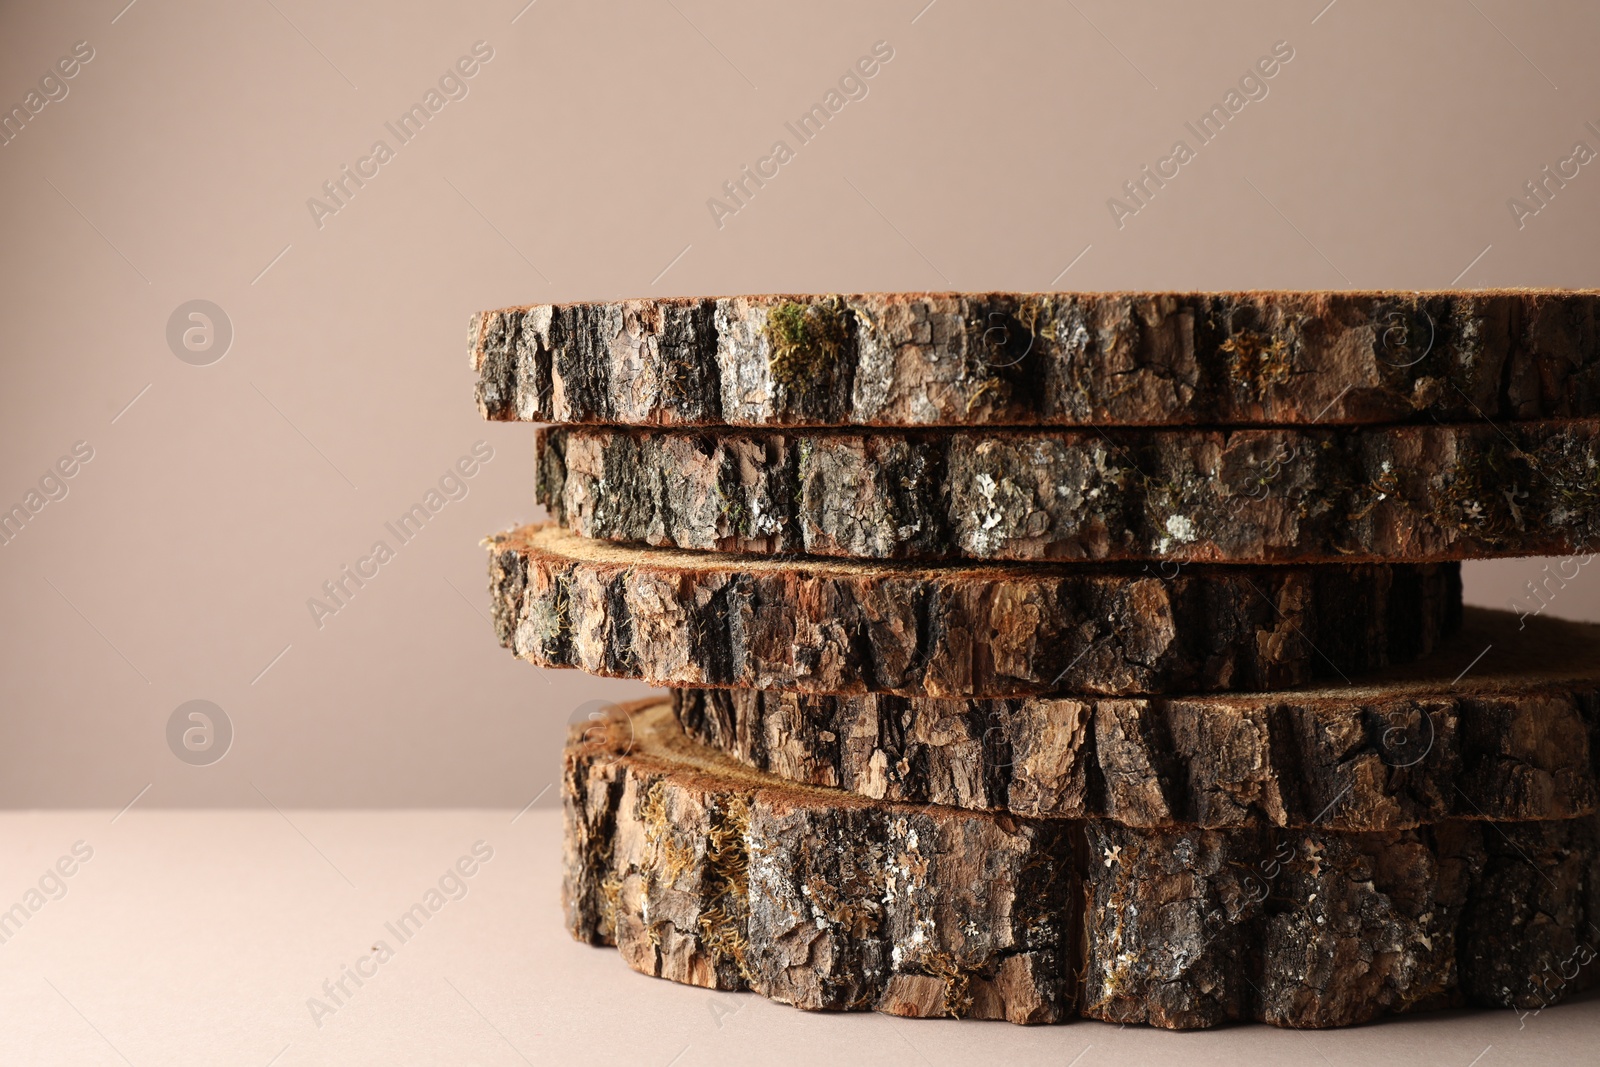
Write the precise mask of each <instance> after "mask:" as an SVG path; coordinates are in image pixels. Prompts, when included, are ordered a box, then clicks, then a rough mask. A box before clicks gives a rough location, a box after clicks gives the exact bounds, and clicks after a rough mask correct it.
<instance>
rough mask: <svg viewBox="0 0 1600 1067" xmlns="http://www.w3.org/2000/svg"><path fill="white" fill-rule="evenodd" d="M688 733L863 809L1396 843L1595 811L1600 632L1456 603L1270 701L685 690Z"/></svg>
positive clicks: (1268, 696) (683, 715) (681, 696)
mask: <svg viewBox="0 0 1600 1067" xmlns="http://www.w3.org/2000/svg"><path fill="white" fill-rule="evenodd" d="M673 704H674V711H675V712H676V714H677V716H678V719H679V721H680V723H681V724H682V725H683V728H684V730H685V732H686V733H688V734H689V736H690V737H691V738H692V739H693V740H696V741H699V742H701V743H703V744H705V745H707V746H709V747H711V748H714V749H717V750H718V751H721V752H724V753H726V754H727V755H730V756H733V757H734V758H735V759H737V760H739V761H740V762H741V763H745V764H748V765H750V766H752V767H754V768H756V769H758V770H763V771H770V772H771V773H773V774H775V775H777V776H778V777H780V778H784V779H787V780H789V781H793V782H801V783H805V784H808V785H824V786H838V787H840V788H843V789H846V790H849V791H851V792H854V793H860V794H862V795H864V796H869V797H873V798H874V799H890V800H908V801H916V802H932V803H938V804H950V805H954V806H956V807H962V808H974V809H981V810H995V811H1007V812H1010V813H1011V814H1015V815H1029V816H1034V815H1051V816H1072V817H1083V816H1095V815H1104V816H1107V817H1109V818H1112V819H1115V820H1116V821H1118V822H1121V823H1126V824H1129V825H1136V826H1170V825H1182V824H1187V825H1198V826H1205V827H1213V828H1221V827H1230V826H1245V825H1252V824H1263V825H1272V826H1301V827H1303V826H1316V827H1320V828H1322V829H1327V830H1398V829H1406V828H1409V827H1413V826H1418V825H1421V824H1424V823H1432V822H1438V821H1440V820H1443V819H1447V818H1452V817H1460V818H1482V819H1492V820H1498V821H1509V822H1516V821H1524V820H1530V819H1564V818H1574V817H1576V816H1579V815H1586V814H1589V813H1591V812H1594V811H1595V810H1596V805H1597V802H1600V789H1597V786H1596V776H1597V768H1596V757H1597V746H1595V745H1594V744H1592V743H1591V737H1592V735H1593V733H1594V731H1595V730H1597V729H1600V626H1595V625H1592V624H1589V623H1578V622H1567V621H1565V620H1561V619H1553V618H1523V617H1519V616H1518V615H1517V614H1516V613H1513V612H1504V611H1486V610H1484V609H1481V608H1469V609H1467V612H1466V623H1465V625H1464V626H1463V628H1462V631H1461V632H1460V633H1459V634H1457V635H1456V636H1455V637H1453V638H1451V639H1450V640H1449V641H1448V642H1447V643H1446V644H1445V645H1444V646H1443V647H1441V648H1440V649H1439V650H1438V651H1436V652H1434V653H1433V654H1432V655H1431V656H1429V657H1428V658H1427V659H1426V660H1424V661H1422V662H1420V663H1416V664H1411V665H1409V666H1405V667H1395V668H1390V669H1389V670H1386V671H1383V672H1380V673H1378V674H1369V675H1363V676H1360V677H1357V678H1356V679H1355V680H1354V681H1353V682H1337V683H1333V684H1326V683H1325V684H1323V685H1320V686H1317V687H1314V688H1306V689H1294V690H1287V691H1279V692H1267V693H1218V694H1200V695H1191V696H1159V697H1155V696H1152V697H1136V698H1132V697H1130V698H1110V697H1053V698H1052V697H1033V698H1028V699H1019V700H948V699H937V698H933V697H897V696H888V695H882V694H874V693H867V694H861V695H856V696H821V695H817V694H812V693H796V692H785V691H778V690H763V689H680V690H677V691H675V693H674V702H673Z"/></svg>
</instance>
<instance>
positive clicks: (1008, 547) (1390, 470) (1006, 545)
mask: <svg viewBox="0 0 1600 1067" xmlns="http://www.w3.org/2000/svg"><path fill="white" fill-rule="evenodd" d="M538 471H539V473H538V479H537V496H538V499H539V502H540V503H542V504H544V505H545V506H546V507H548V508H549V509H550V513H551V515H552V517H553V518H555V519H556V521H558V522H561V523H562V524H563V525H565V526H567V527H568V528H569V529H571V530H573V531H574V532H576V533H581V534H583V535H584V536H586V537H600V538H607V539H610V540H620V541H644V542H647V543H649V544H653V545H672V546H676V547H679V548H691V549H713V550H718V551H729V552H763V553H796V554H798V553H804V554H806V555H812V556H848V557H853V558H858V559H927V560H938V559H979V560H985V559H994V560H1002V559H1003V560H1030V559H1089V560H1102V559H1110V560H1124V559H1139V560H1157V559H1158V560H1173V561H1178V562H1186V563H1187V562H1196V563H1204V562H1213V563H1290V562H1306V563H1309V562H1325V561H1344V562H1359V561H1374V562H1401V561H1410V562H1421V561H1429V560H1443V559H1468V558H1478V557H1484V556H1505V555H1566V554H1569V553H1573V552H1581V551H1585V550H1590V549H1593V548H1596V547H1600V420H1597V419H1584V420H1572V421H1563V422H1523V423H1502V424H1497V425H1489V424H1485V423H1475V424H1470V423H1462V424H1454V425H1448V426H1445V425H1430V426H1385V427H1361V428H1345V429H1240V430H1126V429H1124V430H1083V431H1073V430H1065V431H1063V430H1057V431H1042V432H1041V431H1019V430H988V431H981V432H974V431H968V432H961V433H951V432H948V431H917V432H909V433H908V432H902V431H893V430H873V431H867V432H851V431H838V430H831V431H829V430H825V431H821V432H815V433H795V432H789V431H782V430H762V431H742V432H734V431H723V432H715V433H712V432H696V431H665V430H630V429H613V428H590V427H556V428H552V429H546V430H541V431H540V433H539V464H538Z"/></svg>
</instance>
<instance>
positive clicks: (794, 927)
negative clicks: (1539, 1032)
mask: <svg viewBox="0 0 1600 1067" xmlns="http://www.w3.org/2000/svg"><path fill="white" fill-rule="evenodd" d="M564 792H565V801H566V877H565V881H564V887H563V897H564V902H565V905H566V912H567V921H568V925H569V928H570V930H571V932H572V934H573V936H574V937H576V938H578V939H579V940H582V941H588V942H591V943H595V944H610V945H615V946H616V947H617V949H618V950H619V952H620V953H621V955H622V957H623V959H624V960H625V961H626V962H627V964H628V965H629V966H630V967H632V968H634V969H635V970H638V971H642V972H644V973H645V974H650V975H657V976H660V977H664V978H669V979H672V980H674V981H678V982H685V983H690V984H693V985H697V986H702V987H710V988H717V989H729V990H735V989H748V990H751V991H753V992H756V993H759V994H761V995H762V996H766V997H770V998H772V999H773V1000H777V1001H781V1002H784V1003H788V1004H794V1005H797V1006H799V1007H803V1008H811V1009H831V1010H864V1009H875V1010H878V1011H884V1012H890V1013H893V1014H897V1015H908V1016H924V1017H926V1016H960V1017H969V1018H979V1019H1009V1020H1011V1021H1013V1022H1020V1023H1044V1022H1062V1021H1066V1020H1068V1019H1071V1018H1073V1017H1076V1016H1087V1017H1091V1018H1097V1019H1105V1020H1110V1021H1115V1022H1136V1023H1149V1024H1152V1025H1155V1026H1163V1027H1203V1026H1214V1025H1218V1024H1221V1023H1225V1022H1229V1021H1232V1020H1240V1019H1254V1020H1260V1021H1264V1022H1269V1023H1274V1024H1276V1025H1280V1026H1292V1027H1326V1026H1344V1025H1349V1024H1352V1023H1359V1022H1364V1021H1366V1020H1369V1019H1372V1018H1374V1017H1377V1016H1380V1015H1383V1014H1386V1013H1390V1012H1400V1011H1414V1010H1419V1009H1426V1008H1438V1007H1446V1006H1452V1005H1461V1004H1469V1005H1479V1006H1486V1007H1487V1006H1495V1007H1501V1006H1508V1005H1509V1006H1515V1007H1519V1008H1522V1009H1533V1008H1536V1007H1541V1006H1543V1005H1545V1004H1548V1003H1552V1002H1554V1001H1555V1000H1558V999H1560V998H1561V997H1562V996H1564V995H1566V994H1569V993H1571V992H1574V991H1577V990H1579V989H1582V988H1585V987H1587V986H1588V985H1590V984H1591V983H1592V982H1593V979H1594V974H1595V970H1596V968H1594V967H1593V966H1591V965H1590V964H1591V961H1592V960H1593V959H1594V956H1595V950H1594V948H1593V946H1594V945H1595V944H1596V943H1597V938H1600V928H1597V927H1596V926H1595V925H1594V923H1595V920H1596V919H1600V871H1597V862H1596V856H1597V853H1596V840H1597V833H1596V830H1597V828H1596V820H1595V819H1594V818H1593V817H1583V818H1578V819H1569V820H1559V821H1549V822H1522V823H1486V822H1471V821H1464V820H1449V821H1445V822H1440V823H1436V824H1432V825H1429V826H1426V827H1421V828H1417V829H1412V830H1397V831H1390V832H1382V833H1338V832H1333V831H1326V830H1278V829H1268V828H1259V827H1245V828H1235V829H1229V830H1207V829H1197V828H1173V829H1159V830H1158V829H1147V828H1137V827H1128V826H1123V825H1121V824H1119V823H1116V822H1112V821H1108V820H1072V819H1050V820H1040V819H1024V818H1011V817H1006V816H999V815H994V814H989V813H981V812H970V811H963V810H961V809H957V808H947V807H939V806H916V805H910V804H903V803H895V802H891V801H873V800H867V799H864V798H861V797H857V796H854V795H852V794H849V793H843V792H840V791H838V790H824V789H817V788H811V787H804V786H796V785H792V784H790V783H787V782H783V781H781V780H778V779H775V778H772V777H770V776H767V775H762V774H758V773H757V772H754V771H751V770H749V769H747V768H744V767H741V766H739V765H737V764H734V763H732V762H731V761H728V760H726V759H724V758H722V757H719V756H717V755H715V754H714V753H711V752H709V751H707V750H705V749H703V748H700V747H699V746H695V745H693V744H692V743H690V742H689V741H688V740H687V739H685V738H684V736H683V734H682V733H681V731H679V730H678V729H677V724H676V722H675V721H674V720H673V718H672V714H671V711H670V709H669V708H668V707H667V706H666V705H665V704H664V703H657V704H650V703H648V702H647V703H646V704H645V705H638V706H634V707H633V708H630V709H625V710H623V711H622V712H620V713H618V714H615V715H613V716H612V717H610V718H609V719H606V720H604V721H602V722H600V723H597V724H595V725H593V726H591V727H590V728H589V729H588V730H587V731H585V732H584V733H583V734H581V735H578V736H575V737H574V738H573V740H572V741H571V742H570V743H569V746H568V749H567V753H566V764H565V777H564Z"/></svg>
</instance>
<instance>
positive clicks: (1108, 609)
mask: <svg viewBox="0 0 1600 1067" xmlns="http://www.w3.org/2000/svg"><path fill="white" fill-rule="evenodd" d="M489 555H490V592H491V597H492V600H493V607H494V621H495V628H496V631H497V633H498V635H499V638H500V641H501V643H502V644H503V645H505V646H506V647H507V648H510V649H511V650H512V651H514V652H515V653H516V654H517V655H519V656H521V657H523V658H525V659H527V660H529V661H530V662H532V663H535V664H538V665H539V666H544V667H579V668H582V669H583V670H586V671H589V672H590V673H593V674H602V675H610V676H614V677H621V678H639V679H642V680H644V681H647V682H651V683H653V684H656V685H673V686H718V687H720V686H741V687H747V688H758V689H793V690H797V691H804V692H814V693H866V692H878V693H895V694H901V695H905V696H944V697H957V696H959V697H1012V696H1031V695H1046V694H1060V693H1074V694H1084V693H1095V694H1108V695H1125V694H1137V693H1162V692H1212V691H1218V690H1259V689H1277V688H1283V687H1287V686H1293V685H1300V684H1303V683H1305V682H1309V681H1311V680H1312V679H1314V678H1317V677H1322V676H1325V675H1330V674H1331V675H1333V676H1335V677H1338V676H1340V675H1341V674H1342V675H1350V674H1354V673H1356V672H1358V671H1362V670H1369V669H1375V668H1378V667H1382V666H1386V665H1388V664H1390V663H1397V662H1404V661H1408V660H1411V659H1415V658H1416V657H1417V656H1420V655H1423V654H1426V653H1427V652H1428V651H1430V650H1431V649H1432V648H1433V647H1434V645H1435V644H1436V642H1437V641H1438V639H1439V638H1440V637H1442V636H1444V635H1445V634H1447V633H1448V632H1450V631H1452V630H1453V629H1454V628H1455V627H1456V625H1458V624H1459V621H1460V614H1461V578H1460V569H1459V566H1458V565H1457V564H1431V563H1430V564H1417V565H1413V564H1394V565H1386V564H1359V565H1352V566H1342V565H1321V566H1300V567H1220V566H1212V567H1206V566H1195V567H1184V568H1182V569H1181V570H1179V571H1178V572H1177V573H1176V574H1174V575H1171V576H1169V575H1167V574H1164V573H1162V572H1161V571H1160V569H1159V568H1148V567H1147V568H1146V569H1143V570H1141V569H1139V568H1137V567H1135V566H1129V565H1122V566H1103V565H1101V566H1084V565H1081V564H1077V565H1074V564H1037V563H1035V564H1010V565H1006V566H1000V565H994V564H987V565H942V566H941V565H928V564H924V565H912V564H898V563H857V562H851V561H839V560H784V559H774V558H772V557H767V556H734V555H724V554H721V553H712V552H685V551H681V550H677V549H664V548H647V547H636V546H627V545H617V544H612V543H610V542H606V541H594V540H590V539H588V538H583V537H578V536H575V535H573V534H570V533H568V532H566V531H564V530H562V529H560V528H559V527H556V526H528V527H523V528H521V529H518V530H512V531H508V532H506V533H503V534H500V535H498V536H496V537H494V538H492V539H490V541H489Z"/></svg>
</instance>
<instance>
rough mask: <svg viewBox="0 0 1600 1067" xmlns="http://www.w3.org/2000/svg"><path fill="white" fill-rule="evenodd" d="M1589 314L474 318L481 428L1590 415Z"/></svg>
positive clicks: (1376, 299)
mask: <svg viewBox="0 0 1600 1067" xmlns="http://www.w3.org/2000/svg"><path fill="white" fill-rule="evenodd" d="M1596 300H1597V297H1596V294H1595V293H1592V292H1568V291H1544V292H1538V291H1500V292H1480V293H1462V292H1450V293H1423V294H1418V293H1381V292H1369V293H1354V292H1321V293H1288V292H1278V293H1273V292H1254V293H1248V292H1247V293H1112V294H1074V293H1046V294H1028V293H975V294H959V293H888V294H881V293H880V294H864V295H852V296H844V297H837V296H834V297H822V296H749V297H727V298H722V299H672V300H628V301H620V302H616V303H596V304H558V305H539V306H535V307H524V308H507V309H504V310H500V311H488V312H482V313H479V314H476V315H474V316H472V320H471V323H470V325H469V347H470V350H471V357H472V364H473V368H474V369H475V370H476V371H477V373H478V376H479V377H478V385H477V395H478V404H479V408H480V410H482V412H483V413H484V415H485V416H486V417H488V418H491V419H507V420H512V419H521V420H525V421H531V422H599V423H620V424H629V425H667V426H703V425H734V426H762V425H767V426H774V425H799V426H805V425H809V426H849V425H861V426H993V425H1033V426H1038V425H1060V426H1085V425H1104V426H1116V425H1121V426H1136V425H1185V424H1187V425H1238V424H1246V425H1248V424H1264V423H1266V424H1271V423H1279V424H1286V423H1301V424H1305V423H1356V422H1395V421H1402V420H1406V419H1412V418H1415V419H1418V420H1423V419H1445V420H1455V419H1534V418H1557V417H1569V416H1580V415H1595V414H1600V356H1597V352H1600V330H1597V323H1596Z"/></svg>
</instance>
